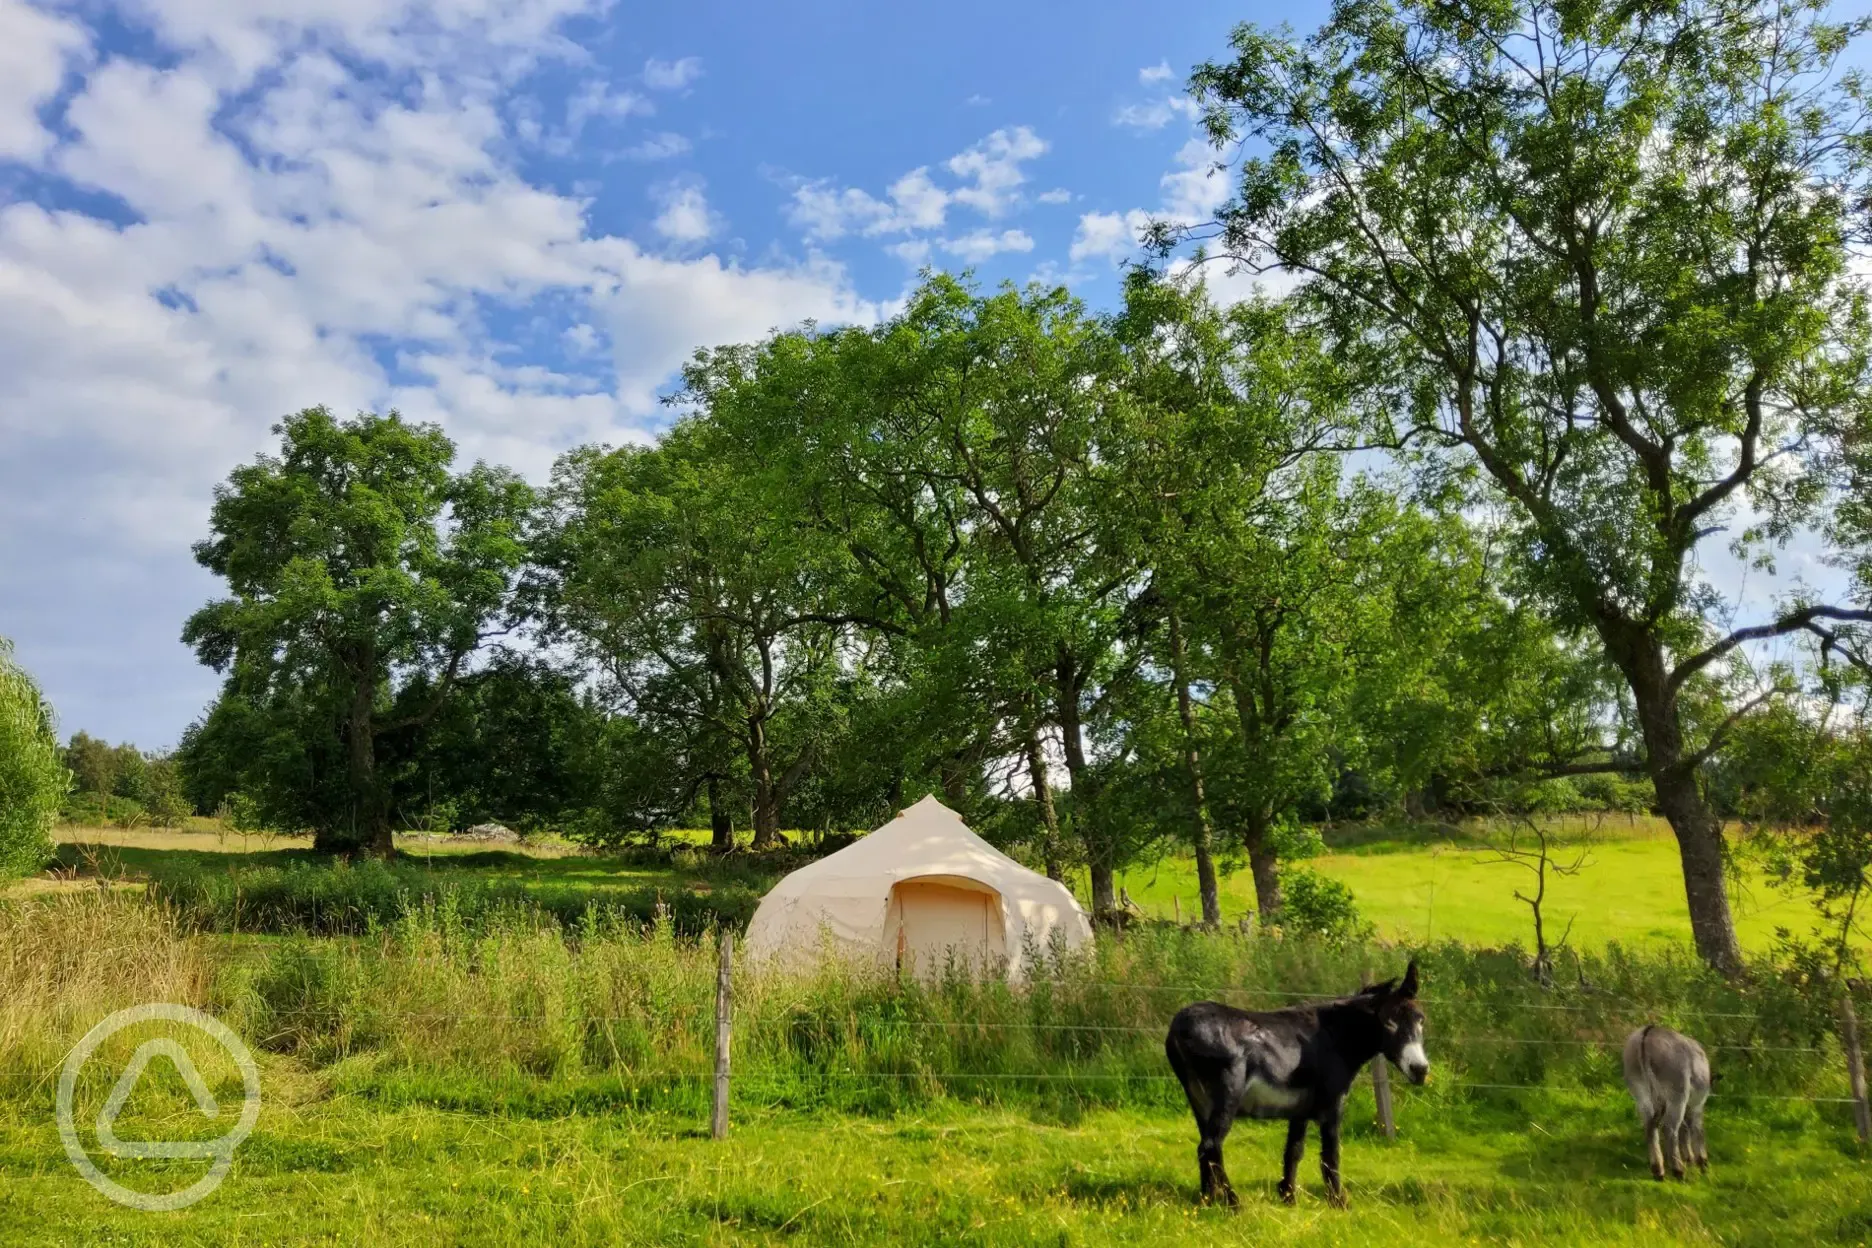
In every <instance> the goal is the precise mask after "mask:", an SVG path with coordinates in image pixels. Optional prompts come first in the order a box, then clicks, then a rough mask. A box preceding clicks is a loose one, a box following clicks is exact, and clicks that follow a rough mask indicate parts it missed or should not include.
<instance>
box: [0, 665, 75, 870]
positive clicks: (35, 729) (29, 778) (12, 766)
mask: <svg viewBox="0 0 1872 1248" xmlns="http://www.w3.org/2000/svg"><path fill="white" fill-rule="evenodd" d="M70 783H71V773H70V772H69V771H67V770H66V768H65V766H64V765H63V763H62V762H61V760H60V757H59V748H58V739H57V738H56V737H55V736H54V735H53V731H52V708H51V706H49V705H48V704H47V703H46V700H45V698H44V697H43V696H42V695H41V694H40V692H39V686H38V685H37V684H35V683H34V682H33V679H32V677H31V676H29V675H28V674H27V673H26V670H25V669H24V668H22V667H20V666H19V664H18V663H16V662H14V660H13V646H12V643H11V642H9V641H7V640H6V639H5V638H0V878H6V877H11V876H19V875H27V874H30V873H31V872H34V871H37V870H38V869H39V868H40V867H41V866H42V865H43V864H44V863H45V860H46V859H47V858H48V857H49V856H50V854H51V850H52V839H51V832H52V824H53V821H54V819H55V818H56V817H57V815H58V809H59V801H60V799H61V798H63V797H64V796H65V792H66V789H67V787H68V786H69V785H70Z"/></svg>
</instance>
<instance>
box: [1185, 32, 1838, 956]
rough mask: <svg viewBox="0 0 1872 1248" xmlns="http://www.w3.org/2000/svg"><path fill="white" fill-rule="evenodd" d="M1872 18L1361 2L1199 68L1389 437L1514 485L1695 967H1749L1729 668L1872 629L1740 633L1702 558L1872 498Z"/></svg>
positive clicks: (1280, 260)
mask: <svg viewBox="0 0 1872 1248" xmlns="http://www.w3.org/2000/svg"><path fill="white" fill-rule="evenodd" d="M1861 29H1862V27H1861V26H1860V25H1859V24H1857V23H1835V22H1832V21H1830V20H1829V19H1828V17H1827V16H1826V13H1825V11H1824V8H1823V6H1821V5H1820V4H1818V3H1808V2H1804V0H1796V2H1794V3H1782V2H1781V0H1758V2H1751V3H1744V4H1741V5H1736V6H1730V7H1716V6H1710V5H1707V4H1704V3H1701V2H1700V0H1674V2H1672V3H1666V4H1664V5H1661V6H1644V7H1632V6H1627V5H1619V4H1614V3H1611V2H1610V0H1589V3H1587V4H1585V5H1583V6H1581V5H1572V4H1559V5H1556V4H1552V3H1549V2H1548V0H1522V2H1519V3H1512V4H1502V5H1494V6H1488V5H1473V4H1466V3H1459V4H1456V5H1448V4H1441V3H1430V2H1429V0H1400V2H1399V3H1395V4H1371V3H1364V2H1362V0H1341V2H1340V3H1337V4H1336V5H1335V6H1334V9H1333V12H1332V16H1331V19H1330V20H1329V21H1328V23H1327V24H1326V25H1325V26H1324V27H1323V28H1322V29H1321V30H1320V31H1318V32H1317V33H1316V34H1314V35H1313V36H1311V37H1310V38H1308V39H1306V40H1304V41H1300V40H1296V39H1294V38H1292V37H1291V36H1290V35H1289V34H1288V33H1287V32H1285V31H1273V30H1265V29H1262V28H1259V27H1256V26H1253V25H1242V26H1240V27H1238V28H1237V29H1236V31H1235V33H1234V37H1233V41H1232V42H1233V47H1232V53H1233V55H1232V56H1231V58H1230V59H1228V60H1226V61H1223V62H1219V63H1215V64H1209V65H1205V66H1202V67H1201V68H1199V69H1198V70H1197V71H1196V73H1195V75H1194V77H1193V79H1192V84H1193V87H1194V90H1195V93H1196V95H1197V98H1198V99H1199V101H1200V102H1201V103H1202V104H1203V105H1204V107H1205V109H1206V112H1205V120H1206V123H1207V125H1208V128H1209V131H1210V134H1211V137H1212V138H1213V139H1214V140H1215V142H1216V143H1217V144H1218V145H1221V146H1228V147H1230V148H1231V150H1241V149H1245V150H1247V151H1251V152H1255V153H1257V154H1256V155H1254V156H1252V157H1250V158H1249V159H1247V160H1245V161H1244V162H1243V164H1242V166H1241V176H1240V182H1239V189H1238V192H1237V195H1236V197H1235V198H1234V200H1233V201H1232V202H1230V203H1229V204H1227V205H1225V206H1224V207H1223V209H1222V210H1221V213H1220V219H1221V224H1220V232H1221V235H1222V245H1223V247H1224V249H1225V250H1226V251H1227V252H1228V253H1229V254H1230V255H1232V256H1235V257H1237V258H1238V259H1239V260H1241V261H1242V262H1244V263H1246V264H1247V265H1249V266H1250V267H1251V268H1256V269H1261V268H1266V267H1272V266H1280V267H1282V268H1284V269H1285V270H1286V271H1288V272H1291V273H1293V274H1296V275H1298V276H1299V277H1300V278H1301V281H1300V284H1299V287H1298V289H1297V290H1296V292H1295V294H1294V296H1293V298H1294V300H1295V302H1296V304H1297V308H1298V310H1299V311H1300V312H1301V313H1302V314H1303V315H1305V316H1307V317H1308V318H1309V319H1310V321H1311V322H1312V323H1313V324H1316V325H1318V326H1320V327H1321V330H1322V332H1323V333H1324V334H1325V336H1326V337H1327V339H1328V341H1329V342H1330V344H1331V348H1332V350H1333V352H1334V354H1335V356H1336V357H1337V358H1339V359H1341V360H1343V361H1344V362H1345V365H1346V367H1347V368H1348V369H1350V370H1351V371H1353V372H1354V373H1356V374H1362V375H1363V376H1364V377H1366V378H1367V379H1368V384H1369V400H1368V402H1369V408H1368V410H1369V413H1370V416H1371V423H1372V431H1373V433H1374V435H1375V436H1376V438H1377V439H1378V440H1379V441H1381V442H1383V443H1385V444H1388V445H1396V446H1404V447H1411V448H1413V449H1418V448H1420V449H1421V450H1422V451H1423V454H1422V455H1421V456H1420V457H1419V461H1420V463H1421V465H1422V467H1423V470H1424V471H1423V479H1424V480H1426V481H1427V482H1430V483H1433V484H1435V485H1437V486H1441V485H1444V484H1450V485H1457V486H1466V485H1467V483H1468V482H1469V481H1470V480H1471V479H1474V478H1477V477H1479V478H1480V479H1481V480H1483V481H1486V483H1487V485H1488V487H1489V490H1490V492H1491V496H1492V498H1493V500H1494V501H1495V502H1497V503H1498V504H1499V505H1500V507H1501V508H1502V513H1501V514H1502V515H1503V517H1504V518H1505V520H1506V521H1507V525H1508V531H1509V534H1510V538H1511V540H1510V542H1509V544H1508V549H1509V551H1510V554H1511V560H1512V561H1511V563H1510V565H1509V571H1510V572H1511V573H1512V575H1513V584H1514V589H1515V590H1516V591H1517V594H1518V596H1522V597H1526V598H1527V599H1529V600H1531V601H1533V602H1537V603H1539V604H1541V605H1542V607H1543V608H1544V609H1545V611H1546V612H1547V614H1548V615H1549V616H1550V617H1551V618H1552V619H1553V620H1554V621H1555V622H1556V623H1557V624H1559V625H1560V626H1561V627H1562V628H1563V629H1565V630H1566V631H1567V632H1568V633H1569V634H1570V635H1578V634H1589V635H1591V636H1593V637H1594V638H1595V640H1596V642H1597V645H1598V648H1599V649H1600V651H1601V653H1602V654H1603V657H1604V659H1605V660H1606V662H1607V663H1609V664H1610V665H1611V666H1612V667H1614V668H1616V669H1617V671H1618V674H1619V676H1620V678H1621V680H1622V682H1623V684H1624V685H1625V687H1626V689H1627V690H1628V691H1629V694H1630V699H1631V700H1630V703H1629V706H1630V708H1631V711H1632V715H1631V721H1632V723H1633V725H1634V727H1636V728H1639V729H1641V731H1640V732H1634V733H1632V734H1631V736H1633V737H1635V738H1638V739H1637V740H1635V741H1633V742H1631V743H1630V745H1634V746H1640V747H1641V748H1642V755H1641V756H1640V757H1641V758H1642V762H1643V770H1645V771H1646V772H1648V773H1649V775H1650V776H1651V777H1652V779H1653V781H1654V783H1655V785H1656V788H1657V796H1658V802H1659V807H1660V809H1661V810H1663V811H1664V812H1665V813H1666V815H1667V817H1668V818H1670V820H1671V821H1672V824H1673V827H1674V830H1675V831H1676V833H1677V835H1678V837H1679V839H1680V841H1681V842H1682V845H1683V848H1684V865H1685V873H1686V891H1687V894H1688V896H1689V898H1690V901H1691V905H1692V916H1693V919H1694V921H1695V928H1696V935H1697V941H1698V947H1699V949H1700V950H1701V951H1702V952H1703V954H1704V956H1705V957H1707V958H1709V959H1710V960H1711V961H1712V962H1713V963H1716V964H1719V965H1723V966H1726V967H1729V968H1730V969H1732V970H1733V969H1735V968H1736V966H1737V965H1738V957H1739V955H1738V951H1737V947H1736V943H1735V935H1734V926H1733V922H1732V919H1731V916H1730V913H1729V908H1728V904H1727V899H1726V895H1725V893H1724V891H1723V888H1722V858H1723V850H1722V842H1721V835H1720V826H1719V823H1718V821H1717V820H1716V819H1715V817H1714V815H1713V813H1712V812H1711V811H1710V810H1709V809H1708V807H1707V805H1706V804H1705V803H1704V801H1703V799H1702V797H1701V794H1700V792H1699V791H1698V788H1697V784H1696V780H1695V772H1696V769H1697V767H1698V766H1699V765H1700V764H1701V763H1702V762H1703V761H1705V760H1706V759H1707V758H1708V757H1709V756H1710V755H1711V754H1712V753H1714V752H1715V751H1716V750H1717V749H1718V748H1719V747H1720V746H1721V744H1722V741H1723V736H1724V733H1725V732H1726V731H1727V730H1728V728H1729V727H1730V726H1731V724H1732V720H1731V719H1730V718H1729V716H1728V714H1726V713H1725V712H1726V709H1727V708H1722V707H1720V706H1719V705H1718V706H1717V707H1716V713H1714V714H1708V713H1704V710H1703V708H1705V707H1709V706H1712V704H1720V703H1721V702H1723V701H1728V702H1729V703H1730V704H1731V705H1732V706H1733V705H1735V704H1737V703H1739V702H1740V701H1741V699H1742V698H1743V697H1746V696H1747V695H1746V694H1743V693H1741V692H1740V691H1739V690H1738V689H1730V688H1728V687H1727V685H1728V684H1729V683H1732V682H1733V683H1735V684H1738V685H1739V684H1740V683H1742V682H1743V681H1745V680H1746V679H1747V678H1748V677H1749V676H1750V675H1751V673H1750V672H1749V669H1748V665H1747V664H1745V663H1737V664H1729V663H1726V662H1723V660H1724V659H1725V656H1729V655H1731V654H1732V653H1734V652H1735V651H1736V650H1737V647H1739V646H1741V645H1743V644H1744V643H1746V642H1748V641H1751V640H1759V639H1762V638H1765V637H1772V636H1778V635H1783V634H1787V633H1793V632H1798V631H1802V630H1818V631H1821V632H1830V631H1831V630H1830V628H1829V627H1828V626H1827V625H1825V624H1823V623H1822V621H1828V620H1846V621H1860V622H1862V621H1865V620H1867V619H1869V618H1872V616H1869V615H1868V613H1867V612H1865V611H1863V610H1860V609H1856V608H1848V607H1841V606H1826V605H1821V604H1811V605H1808V604H1798V605H1797V608H1796V609H1790V610H1787V611H1786V612H1784V613H1783V614H1782V615H1781V616H1780V617H1779V618H1778V619H1776V620H1775V621H1774V622H1773V623H1771V624H1768V625H1763V626H1759V627H1754V628H1750V629H1747V630H1738V631H1736V632H1734V633H1730V634H1728V635H1724V634H1723V633H1722V632H1721V631H1719V630H1720V628H1726V627H1727V625H1726V622H1724V621H1722V620H1721V619H1720V617H1718V616H1717V614H1716V608H1717V607H1718V605H1719V603H1720V596H1719V595H1717V594H1715V592H1714V591H1713V590H1712V589H1711V587H1710V586H1709V584H1708V583H1707V581H1706V580H1704V579H1703V577H1702V575H1701V573H1700V571H1699V570H1698V569H1699V563H1698V561H1697V560H1696V559H1695V558H1693V554H1694V552H1695V551H1696V550H1697V548H1698V546H1699V545H1700V544H1701V543H1702V542H1703V541H1705V540H1706V539H1708V538H1709V537H1711V536H1713V535H1715V534H1717V533H1721V532H1724V531H1725V530H1726V529H1727V528H1728V527H1729V526H1728V521H1729V520H1730V519H1731V518H1732V517H1733V516H1734V515H1735V513H1736V507H1737V503H1738V501H1739V500H1740V499H1742V498H1743V497H1746V498H1747V499H1748V500H1749V503H1750V505H1751V507H1752V508H1753V509H1754V510H1755V512H1756V513H1757V514H1758V515H1759V516H1760V517H1761V519H1760V520H1759V522H1757V523H1754V524H1752V525H1751V526H1749V527H1747V528H1745V529H1743V530H1742V531H1741V532H1739V533H1738V534H1736V537H1735V541H1736V547H1737V549H1738V551H1741V552H1743V553H1744V554H1745V555H1765V554H1766V553H1768V552H1770V551H1772V550H1773V549H1774V548H1775V546H1776V545H1778V544H1781V543H1785V542H1786V541H1787V540H1788V538H1789V537H1790V536H1791V535H1792V534H1793V533H1795V532H1797V531H1800V530H1802V529H1809V530H1819V531H1822V532H1824V531H1825V530H1826V528H1827V525H1826V510H1827V504H1828V503H1829V502H1830V501H1832V500H1833V499H1835V498H1838V497H1840V494H1839V491H1841V489H1842V487H1850V486H1851V485H1853V484H1854V483H1855V482H1856V480H1857V478H1856V477H1855V476H1854V475H1853V471H1852V470H1850V468H1849V465H1850V463H1851V462H1852V461H1853V460H1854V457H1855V456H1856V454H1857V452H1852V451H1849V452H1847V453H1845V454H1840V453H1837V452H1838V451H1839V450H1840V449H1841V448H1851V447H1862V446H1863V445H1864V444H1865V443H1866V442H1867V440H1868V439H1867V430H1868V428H1872V405H1868V403H1867V400H1866V396H1867V394H1868V393H1872V390H1869V389H1868V387H1867V385H1866V378H1867V371H1868V359H1869V358H1872V352H1869V349H1868V348H1869V345H1872V320H1869V318H1868V315H1867V306H1866V303H1865V297H1864V294H1863V291H1862V289H1861V287H1860V285H1859V284H1858V283H1857V282H1856V281H1855V280H1854V279H1853V277H1852V274H1851V272H1850V270H1849V267H1848V259H1849V250H1848V249H1849V245H1850V240H1851V238H1852V236H1853V234H1854V231H1855V230H1856V229H1857V226H1856V216H1857V213H1858V212H1859V210H1860V205H1861V204H1862V202H1863V198H1864V196H1865V194H1866V185H1867V183H1866V175H1867V172H1868V170H1869V169H1872V163H1869V162H1867V161H1866V159H1865V152H1866V150H1867V142H1868V131H1867V126H1866V112H1865V109H1864V106H1863V102H1862V97H1863V84H1862V83H1861V81H1860V79H1859V78H1858V77H1857V76H1856V75H1839V74H1837V73H1836V72H1835V68H1836V66H1837V64H1838V63H1839V61H1840V58H1841V57H1842V55H1843V53H1844V52H1845V50H1846V48H1847V46H1848V44H1849V42H1850V41H1851V39H1852V38H1853V37H1854V36H1855V35H1856V34H1858V33H1859V32H1860V30H1861ZM1769 49H1772V52H1769ZM1765 56H1771V58H1772V59H1771V61H1770V62H1769V63H1768V66H1767V67H1765V66H1764V57H1765ZM1238 143H1239V144H1240V147H1239V148H1237V147H1236V145H1237V144H1238ZM1160 234H1162V235H1163V236H1164V237H1163V238H1162V239H1161V240H1160V241H1164V242H1169V241H1170V240H1171V237H1172V236H1173V235H1174V231H1170V230H1164V231H1160ZM1844 497H1845V502H1846V512H1845V514H1846V515H1848V516H1850V515H1851V514H1853V508H1854V506H1856V504H1854V503H1853V501H1852V497H1851V495H1850V493H1847V494H1846V495H1845V496H1844ZM1847 527H1848V530H1850V527H1851V526H1850V525H1848V526H1847ZM1827 535H1828V536H1836V535H1835V534H1827ZM1848 536H1850V534H1848ZM1725 695H1727V696H1725ZM1631 752H1632V751H1631V750H1630V749H1629V748H1628V743H1627V741H1626V740H1624V739H1622V738H1620V739H1614V740H1605V741H1601V742H1600V743H1598V745H1597V748H1596V749H1594V750H1592V751H1589V756H1592V755H1596V756H1597V757H1598V758H1600V759H1603V758H1604V757H1605V756H1606V755H1607V754H1620V753H1631ZM1634 770H1636V768H1634Z"/></svg>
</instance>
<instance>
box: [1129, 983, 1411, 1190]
mask: <svg viewBox="0 0 1872 1248" xmlns="http://www.w3.org/2000/svg"><path fill="white" fill-rule="evenodd" d="M1423 1024H1424V1013H1423V1010H1421V1009H1420V1008H1418V1005H1417V963H1416V962H1415V961H1412V962H1411V964H1410V967H1409V968H1408V969H1407V970H1406V971H1405V972H1404V980H1403V982H1402V983H1399V982H1398V981H1397V980H1395V979H1392V980H1386V981H1385V982H1384V983H1382V984H1374V985H1372V986H1371V987H1370V988H1367V989H1365V990H1364V991H1362V992H1360V993H1359V994H1358V995H1357V996H1352V997H1345V998H1342V999H1340V1000H1338V1001H1321V1002H1316V1003H1314V1004H1312V1005H1294V1006H1289V1007H1287V1008H1286V1009H1284V1010H1268V1011H1265V1012H1254V1011H1249V1010H1237V1009H1234V1008H1233V1007H1231V1006H1226V1005H1221V1004H1218V1003H1217V1002H1214V1001H1199V1002H1197V1003H1196V1004H1195V1005H1186V1006H1184V1007H1183V1008H1182V1009H1180V1010H1178V1011H1177V1015H1176V1017H1175V1018H1173V1019H1171V1020H1170V1034H1169V1036H1168V1037H1166V1038H1165V1040H1164V1054H1165V1055H1166V1056H1167V1057H1169V1059H1170V1068H1171V1069H1172V1070H1174V1071H1176V1076H1177V1078H1178V1079H1179V1080H1180V1081H1181V1082H1182V1084H1183V1093H1184V1095H1186V1096H1188V1097H1189V1103H1190V1110H1191V1112H1192V1113H1194V1114H1195V1115H1196V1129H1197V1130H1198V1131H1199V1132H1201V1133H1202V1142H1201V1143H1200V1144H1198V1145H1197V1147H1196V1164H1197V1166H1198V1168H1199V1169H1200V1170H1201V1171H1202V1196H1203V1199H1204V1200H1211V1199H1213V1198H1214V1197H1215V1196H1216V1194H1217V1192H1220V1193H1221V1195H1222V1198H1223V1199H1224V1200H1226V1201H1227V1202H1228V1203H1229V1204H1231V1205H1233V1204H1235V1203H1236V1196H1235V1189H1234V1188H1233V1187H1231V1186H1230V1185H1229V1180H1228V1174H1227V1172H1226V1171H1224V1170H1223V1169H1222V1141H1223V1140H1224V1139H1226V1138H1228V1133H1229V1128H1230V1127H1231V1126H1233V1125H1234V1123H1235V1119H1236V1117H1237V1116H1238V1115H1241V1114H1246V1115H1248V1116H1249V1117H1250V1118H1285V1119H1286V1120H1287V1155H1286V1159H1285V1164H1284V1165H1283V1167H1282V1171H1281V1181H1280V1194H1281V1199H1282V1200H1284V1201H1286V1202H1287V1203H1288V1204H1292V1203H1293V1199H1294V1172H1295V1171H1296V1170H1298V1169H1299V1168H1300V1154H1301V1153H1303V1152H1304V1151H1306V1129H1307V1123H1308V1122H1317V1123H1319V1130H1320V1174H1321V1175H1322V1176H1323V1177H1324V1178H1325V1180H1326V1191H1327V1194H1328V1195H1329V1196H1330V1197H1331V1198H1332V1201H1333V1203H1334V1204H1339V1205H1343V1204H1344V1203H1345V1192H1344V1190H1343V1189H1342V1188H1341V1187H1340V1184H1339V1120H1340V1117H1341V1116H1342V1115H1343V1114H1344V1112H1345V1098H1346V1093H1347V1092H1348V1091H1350V1090H1351V1087H1352V1081H1353V1080H1354V1079H1356V1078H1357V1077H1358V1073H1359V1071H1360V1070H1362V1069H1364V1067H1365V1064H1366V1063H1367V1062H1369V1061H1371V1060H1372V1059H1373V1058H1375V1057H1377V1056H1378V1055H1379V1054H1381V1053H1382V1054H1383V1055H1384V1056H1385V1057H1387V1058H1389V1059H1390V1060H1391V1063H1392V1065H1394V1066H1396V1067H1397V1068H1398V1069H1399V1070H1401V1071H1403V1072H1404V1074H1405V1075H1406V1076H1408V1077H1409V1078H1410V1081H1411V1082H1412V1083H1422V1082H1423V1081H1424V1080H1425V1079H1427V1078H1429V1076H1430V1059H1429V1058H1428V1057H1425V1056H1424V1047H1423Z"/></svg>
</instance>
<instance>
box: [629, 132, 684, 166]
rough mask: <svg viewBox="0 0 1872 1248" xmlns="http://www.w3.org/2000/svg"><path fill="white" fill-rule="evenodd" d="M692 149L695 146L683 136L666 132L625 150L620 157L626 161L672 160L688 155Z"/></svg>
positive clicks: (654, 135)
mask: <svg viewBox="0 0 1872 1248" xmlns="http://www.w3.org/2000/svg"><path fill="white" fill-rule="evenodd" d="M692 147H693V144H691V143H690V142H689V140H688V139H686V138H684V137H683V136H682V135H680V134H676V133H674V132H672V131H669V130H665V131H663V132H662V133H660V134H653V135H651V136H650V137H649V138H647V139H645V140H644V141H643V142H641V143H636V144H633V145H631V146H630V147H627V148H625V149H624V150H623V152H621V153H620V155H622V156H623V157H624V158H625V159H626V160H670V159H672V158H674V157H677V156H684V155H687V154H688V153H689V151H690V149H691V148H692Z"/></svg>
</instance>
